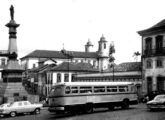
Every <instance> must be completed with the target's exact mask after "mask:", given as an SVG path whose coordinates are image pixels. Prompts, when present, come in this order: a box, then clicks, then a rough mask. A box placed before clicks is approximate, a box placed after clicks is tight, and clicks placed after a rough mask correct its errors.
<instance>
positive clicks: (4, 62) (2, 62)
mask: <svg viewBox="0 0 165 120" xmlns="http://www.w3.org/2000/svg"><path fill="white" fill-rule="evenodd" d="M5 64H6V60H5V58H2V59H1V65H2V66H4V65H5Z"/></svg>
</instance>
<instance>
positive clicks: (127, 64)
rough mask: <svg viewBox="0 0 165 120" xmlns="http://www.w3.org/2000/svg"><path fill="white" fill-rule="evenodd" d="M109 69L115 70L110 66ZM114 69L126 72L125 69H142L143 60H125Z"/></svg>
mask: <svg viewBox="0 0 165 120" xmlns="http://www.w3.org/2000/svg"><path fill="white" fill-rule="evenodd" d="M109 71H111V72H112V71H113V69H112V68H110V70H109ZM114 71H116V72H125V71H141V62H125V63H121V64H119V65H116V66H115V67H114Z"/></svg>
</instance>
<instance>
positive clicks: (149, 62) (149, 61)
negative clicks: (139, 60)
mask: <svg viewBox="0 0 165 120" xmlns="http://www.w3.org/2000/svg"><path fill="white" fill-rule="evenodd" d="M146 67H147V68H152V60H147V63H146Z"/></svg>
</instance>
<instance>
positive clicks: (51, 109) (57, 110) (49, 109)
mask: <svg viewBox="0 0 165 120" xmlns="http://www.w3.org/2000/svg"><path fill="white" fill-rule="evenodd" d="M48 111H49V112H63V111H64V107H49V108H48Z"/></svg>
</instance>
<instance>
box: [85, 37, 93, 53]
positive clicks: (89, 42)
mask: <svg viewBox="0 0 165 120" xmlns="http://www.w3.org/2000/svg"><path fill="white" fill-rule="evenodd" d="M91 47H93V44H92V43H91V41H90V40H89V39H88V42H87V44H86V45H85V52H91V50H90V48H91Z"/></svg>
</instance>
